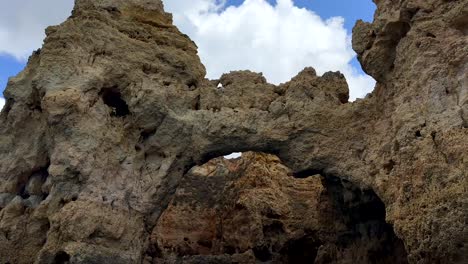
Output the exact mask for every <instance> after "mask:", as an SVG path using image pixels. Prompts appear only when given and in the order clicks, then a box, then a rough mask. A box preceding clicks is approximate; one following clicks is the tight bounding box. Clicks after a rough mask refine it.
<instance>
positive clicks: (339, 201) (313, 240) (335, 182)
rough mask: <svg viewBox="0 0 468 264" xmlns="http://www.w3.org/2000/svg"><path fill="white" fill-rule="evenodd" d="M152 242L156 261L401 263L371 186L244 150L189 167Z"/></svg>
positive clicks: (400, 251) (399, 244) (399, 251)
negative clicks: (300, 170)
mask: <svg viewBox="0 0 468 264" xmlns="http://www.w3.org/2000/svg"><path fill="white" fill-rule="evenodd" d="M151 244H152V252H151V254H150V255H151V256H152V260H153V261H154V263H210V262H213V263H236V262H237V263H257V262H271V263H407V255H406V252H405V249H404V245H403V242H402V241H401V240H400V239H398V238H397V237H396V236H395V234H394V233H393V228H392V227H391V226H390V225H389V224H387V223H386V222H385V207H384V204H383V203H382V201H380V200H379V198H378V197H377V196H376V195H375V194H374V193H373V192H372V191H370V190H364V191H363V190H360V189H359V188H357V187H356V186H353V184H352V183H350V182H347V181H344V180H340V179H339V178H337V177H333V176H327V177H323V176H321V175H309V176H308V177H306V176H305V175H296V176H294V175H293V172H292V171H291V170H289V169H288V168H287V167H285V166H284V165H282V164H281V162H280V160H279V159H278V158H277V157H276V156H273V155H268V154H262V153H250V152H249V153H244V154H243V155H242V157H241V158H239V159H236V160H225V159H223V158H217V159H214V160H211V161H209V162H208V163H207V164H204V165H203V166H200V167H198V166H197V167H194V168H193V169H192V170H190V171H189V172H188V173H187V175H185V176H184V178H183V180H182V182H181V184H180V185H179V187H178V189H177V192H176V194H175V195H174V198H173V199H172V201H171V203H170V205H169V207H168V208H167V209H166V210H165V211H164V213H163V214H162V216H161V217H160V219H159V221H158V224H157V226H156V228H155V229H154V230H153V233H152V235H151Z"/></svg>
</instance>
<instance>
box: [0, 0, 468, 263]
mask: <svg viewBox="0 0 468 264" xmlns="http://www.w3.org/2000/svg"><path fill="white" fill-rule="evenodd" d="M375 2H376V4H377V6H378V9H377V13H376V15H375V19H374V22H373V23H364V22H358V23H357V24H356V27H355V29H354V32H353V35H354V38H353V47H354V49H355V50H356V52H357V53H358V56H359V60H360V61H361V63H362V66H363V68H364V70H365V71H366V72H368V73H369V74H370V75H372V76H373V77H374V78H375V79H376V80H377V82H378V83H377V86H376V88H375V91H374V92H373V93H372V94H370V95H369V96H368V97H367V98H365V99H363V100H358V101H356V102H352V103H351V102H348V87H347V84H346V80H345V79H344V77H343V75H341V74H340V73H332V72H330V73H326V74H324V75H323V76H317V75H316V73H315V71H314V70H313V69H312V68H306V69H304V71H302V72H301V73H299V74H298V75H297V76H296V77H294V78H293V79H292V80H291V81H289V82H287V83H285V84H281V85H279V86H275V85H272V84H269V83H268V82H267V81H266V80H265V78H264V77H263V76H262V75H261V74H257V73H252V72H249V71H242V72H232V73H229V74H225V75H223V76H221V78H220V80H212V81H210V80H206V79H205V78H204V76H205V68H204V66H203V65H202V64H201V62H200V59H199V58H198V56H197V47H196V45H195V44H194V43H193V42H192V41H191V40H190V39H189V38H188V37H187V36H185V35H184V34H182V33H180V32H179V31H178V29H177V28H176V27H175V26H173V25H172V18H171V15H170V14H167V13H165V12H164V10H163V6H162V3H161V1H160V0H153V1H144V0H126V1H124V0H76V5H75V8H74V11H73V13H72V16H71V17H70V18H69V19H68V20H67V21H65V22H64V23H63V24H61V25H59V26H54V27H49V28H48V29H47V30H46V33H47V38H46V39H45V42H44V46H43V47H42V49H40V50H38V51H36V52H35V53H34V54H33V55H32V56H31V57H30V58H29V61H28V65H27V67H26V68H25V69H24V71H23V72H21V73H20V74H19V75H18V76H16V77H14V78H11V79H10V81H9V84H8V87H7V89H6V91H5V98H6V100H7V102H6V105H5V108H4V109H3V111H2V113H1V116H0V119H1V125H0V177H1V179H2V180H1V181H0V209H1V211H0V262H2V263H38V264H39V263H161V262H163V263H164V262H166V263H179V261H181V262H187V263H210V262H211V263H234V262H237V263H255V262H262V261H266V262H276V263H278V262H284V263H288V262H289V263H301V261H307V263H310V262H312V261H313V260H315V261H317V262H318V263H326V262H327V261H335V262H338V263H350V262H358V263H385V261H387V262H389V261H390V260H389V259H390V258H395V259H396V260H397V261H399V262H400V263H405V262H406V261H408V262H409V263H464V261H466V259H467V258H468V248H467V247H468V245H467V237H468V231H467V229H466V219H467V217H468V196H467V188H468V175H467V174H468V152H467V149H468V77H467V73H468V56H467V55H468V45H467V44H468V43H467V42H468V38H467V35H466V34H467V30H466V28H468V21H467V16H468V15H467V12H468V2H467V1H464V0H451V1H448V0H426V1H418V0H401V1H392V0H378V1H377V0H376V1H375ZM219 82H221V83H222V84H223V89H217V88H216V87H217V85H218V83H219ZM246 151H256V152H264V153H269V154H274V155H276V156H277V157H278V158H279V159H277V158H275V157H274V156H268V155H266V154H252V153H251V154H246V155H244V156H245V157H242V158H241V159H240V160H238V161H223V160H219V159H218V160H214V161H210V160H211V159H212V158H216V157H219V156H223V155H226V154H229V153H231V152H246ZM280 161H281V162H280ZM207 162H208V163H207ZM205 163H207V164H206V165H203V164H205ZM280 163H281V164H280ZM200 165H202V166H200ZM212 174H213V175H212ZM314 175H316V176H314ZM317 175H320V176H317ZM305 177H307V178H305ZM301 178H305V179H301ZM349 195H350V196H351V198H350V197H348V196H349ZM384 211H385V212H384ZM358 226H359V227H362V229H361V228H358ZM192 227H193V228H192ZM392 228H393V230H392ZM220 229H221V230H220ZM369 230H370V231H369ZM184 235H185V236H184ZM403 245H404V248H402V246H403ZM369 252H374V253H373V254H370V253H369ZM297 256H303V257H304V258H303V259H295V257H297ZM340 261H341V262H340Z"/></svg>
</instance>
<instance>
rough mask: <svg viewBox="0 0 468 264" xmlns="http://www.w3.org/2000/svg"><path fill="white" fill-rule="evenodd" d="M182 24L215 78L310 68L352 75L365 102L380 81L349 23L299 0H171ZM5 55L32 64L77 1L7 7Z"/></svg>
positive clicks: (278, 79) (278, 75) (282, 76)
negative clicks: (231, 1) (363, 61)
mask: <svg viewBox="0 0 468 264" xmlns="http://www.w3.org/2000/svg"><path fill="white" fill-rule="evenodd" d="M163 2H164V4H165V6H166V10H168V11H169V12H171V13H173V14H174V22H175V24H176V25H177V26H178V27H179V28H180V29H181V31H182V32H184V33H186V34H187V35H189V36H190V37H191V38H192V39H193V40H194V41H195V42H196V43H197V45H198V47H199V53H200V57H201V59H202V61H203V63H204V64H205V66H206V68H207V72H208V76H207V77H208V78H211V79H217V78H219V77H220V76H221V74H222V73H225V72H229V71H232V70H241V69H250V70H253V71H257V72H263V74H264V75H265V77H266V78H267V79H268V81H270V82H272V83H275V84H278V83H282V82H285V81H288V80H289V79H290V78H291V77H293V76H294V75H296V74H297V73H298V72H299V71H300V70H302V69H303V68H304V67H306V66H313V67H314V68H315V69H316V70H317V72H318V73H319V74H323V73H324V72H326V71H341V72H342V73H344V74H345V76H346V78H347V80H348V83H349V86H350V91H351V98H352V99H354V98H356V97H364V96H365V95H366V94H367V93H368V92H370V91H372V89H373V87H374V84H375V82H374V80H373V79H372V78H371V77H369V76H367V75H364V74H362V72H360V71H358V70H357V69H355V68H353V67H352V65H351V64H350V62H351V60H352V58H353V57H354V52H353V51H352V49H351V36H350V35H349V34H348V32H347V31H346V30H345V28H344V27H343V18H341V17H335V18H331V19H328V20H323V19H322V18H320V16H318V15H317V14H315V13H314V12H313V11H310V10H307V9H303V8H302V9H301V8H298V7H297V6H295V5H294V3H293V1H292V0H277V4H276V5H275V6H272V5H270V4H269V3H268V2H267V1H266V0H245V1H244V2H243V3H242V4H241V5H240V6H238V7H233V6H230V7H226V5H225V3H226V0H190V1H187V0H163ZM0 6H2V8H0V54H1V53H7V54H9V55H12V56H14V57H15V58H17V59H18V60H20V61H26V59H27V58H28V56H29V55H30V54H31V53H32V51H33V50H35V49H38V48H40V46H41V45H42V41H43V39H44V37H45V35H44V29H45V28H46V27H47V26H49V25H55V24H59V23H61V22H62V21H64V20H65V19H66V17H67V16H69V15H70V12H71V10H72V7H73V0H41V1H37V0H18V1H10V2H8V3H4V4H0Z"/></svg>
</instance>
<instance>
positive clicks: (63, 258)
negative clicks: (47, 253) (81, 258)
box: [54, 251, 70, 264]
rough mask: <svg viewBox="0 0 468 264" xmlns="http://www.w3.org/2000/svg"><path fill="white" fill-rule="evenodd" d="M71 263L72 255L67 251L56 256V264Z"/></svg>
mask: <svg viewBox="0 0 468 264" xmlns="http://www.w3.org/2000/svg"><path fill="white" fill-rule="evenodd" d="M69 262H70V255H68V253H67V252H65V251H59V252H57V254H55V258H54V264H66V263H69Z"/></svg>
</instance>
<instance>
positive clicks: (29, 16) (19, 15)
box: [0, 0, 73, 61]
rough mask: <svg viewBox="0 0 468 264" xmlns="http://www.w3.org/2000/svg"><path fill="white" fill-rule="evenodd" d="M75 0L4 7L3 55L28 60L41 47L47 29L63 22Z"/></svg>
mask: <svg viewBox="0 0 468 264" xmlns="http://www.w3.org/2000/svg"><path fill="white" fill-rule="evenodd" d="M72 7H73V0H40V1H38V0H15V1H4V2H3V3H1V4H0V54H1V53H6V54H9V55H12V56H14V57H15V58H17V59H18V60H20V61H26V59H27V58H28V57H29V55H31V53H32V52H33V51H34V50H35V49H38V48H40V47H41V45H42V41H43V39H44V38H45V33H44V30H45V28H46V27H47V26H50V25H56V24H59V23H61V22H63V21H64V20H65V19H66V18H67V17H68V16H69V15H70V12H71V10H72Z"/></svg>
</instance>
